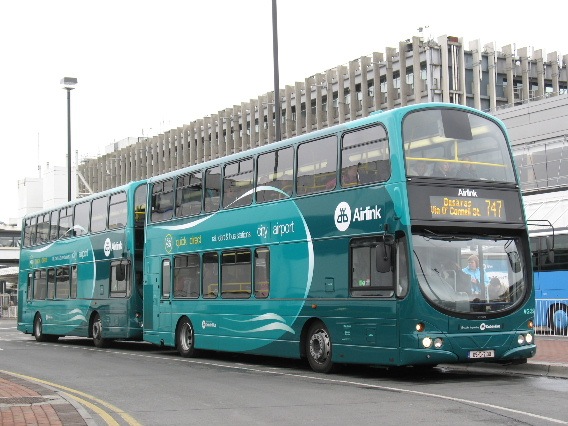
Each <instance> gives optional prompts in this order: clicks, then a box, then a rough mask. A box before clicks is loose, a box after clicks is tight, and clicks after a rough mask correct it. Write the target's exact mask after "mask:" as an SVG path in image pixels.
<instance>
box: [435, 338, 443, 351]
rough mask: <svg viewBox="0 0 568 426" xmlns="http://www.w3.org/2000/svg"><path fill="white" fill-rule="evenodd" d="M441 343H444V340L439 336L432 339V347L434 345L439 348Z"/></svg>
mask: <svg viewBox="0 0 568 426" xmlns="http://www.w3.org/2000/svg"><path fill="white" fill-rule="evenodd" d="M443 345H444V340H442V339H441V338H439V337H436V338H435V339H434V347H435V348H436V349H440V348H441V347H442V346H443Z"/></svg>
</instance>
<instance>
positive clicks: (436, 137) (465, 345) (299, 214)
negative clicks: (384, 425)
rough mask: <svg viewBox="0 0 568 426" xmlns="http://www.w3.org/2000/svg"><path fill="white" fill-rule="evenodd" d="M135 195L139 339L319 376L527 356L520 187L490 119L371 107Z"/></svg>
mask: <svg viewBox="0 0 568 426" xmlns="http://www.w3.org/2000/svg"><path fill="white" fill-rule="evenodd" d="M148 185H149V187H148V199H149V201H148V205H149V209H148V213H147V217H146V220H147V223H146V244H145V248H144V250H145V256H144V258H145V259H144V261H145V282H144V339H145V340H147V341H149V342H153V343H155V344H162V345H166V346H172V347H177V349H178V351H179V352H180V353H181V354H182V355H183V356H186V357H190V356H194V355H195V354H196V352H197V351H198V350H199V349H208V350H219V351H233V352H241V353H251V354H262V355H273V356H280V357H290V358H306V359H307V360H308V361H309V364H310V366H311V367H312V368H313V369H314V370H315V371H319V372H329V371H331V370H332V369H333V368H334V366H336V365H337V364H342V363H361V364H373V365H383V366H404V365H416V366H418V365H436V364H439V363H468V362H474V361H486V362H519V363H520V362H524V361H526V359H527V358H529V357H532V356H533V355H534V354H535V351H536V347H535V344H534V341H533V338H534V334H533V316H534V295H533V284H532V272H531V262H530V249H529V244H528V234H527V227H526V223H525V217H524V213H523V208H522V203H521V193H520V189H519V185H518V180H517V175H516V172H515V169H514V166H513V162H512V156H511V151H510V147H509V143H508V139H507V133H506V130H505V128H504V126H503V124H502V123H501V122H500V121H498V120H497V119H495V118H493V117H492V116H490V115H488V114H485V113H482V112H480V111H478V110H474V109H471V108H468V107H464V106H458V105H451V104H420V105H413V106H408V107H404V108H399V109H395V110H391V111H388V112H383V113H374V114H371V115H370V116H369V117H365V118H361V119H358V120H354V121H351V122H348V123H344V124H340V125H337V126H334V127H330V128H327V129H323V130H319V131H316V132H313V133H309V134H305V135H301V136H297V137H294V138H291V139H288V140H284V141H281V142H277V143H273V144H270V145H265V146H262V147H257V148H254V149H251V150H249V151H244V152H240V153H235V154H232V155H229V156H227V157H224V158H220V159H215V160H211V161H208V162H205V163H203V164H198V165H195V166H192V167H189V168H186V169H183V170H178V171H175V172H171V173H168V174H165V175H162V176H158V177H154V178H151V179H149V181H148Z"/></svg>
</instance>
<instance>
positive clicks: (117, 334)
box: [18, 182, 147, 347]
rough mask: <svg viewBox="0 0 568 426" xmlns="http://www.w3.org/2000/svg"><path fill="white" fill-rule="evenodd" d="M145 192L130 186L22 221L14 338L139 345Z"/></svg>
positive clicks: (141, 187) (138, 184)
mask: <svg viewBox="0 0 568 426" xmlns="http://www.w3.org/2000/svg"><path fill="white" fill-rule="evenodd" d="M146 191H147V186H146V183H145V182H132V183H130V184H127V185H124V186H121V187H118V188H115V189H113V190H109V191H106V192H101V193H99V194H95V195H92V196H89V197H85V198H81V199H78V200H76V201H74V202H70V203H67V204H65V205H62V206H60V207H57V208H53V209H50V210H45V211H41V212H38V213H34V214H32V215H29V216H26V217H25V218H24V219H23V222H22V245H21V251H20V271H19V286H18V330H20V331H23V332H24V333H33V335H34V336H35V338H36V340H38V341H40V342H43V341H54V340H57V339H58V338H59V337H60V336H83V337H91V338H92V339H93V342H94V344H95V346H97V347H104V346H105V345H106V344H107V343H108V342H109V341H111V340H113V339H132V340H142V308H143V306H142V282H143V277H142V274H143V246H144V215H145V207H146V199H147V195H146Z"/></svg>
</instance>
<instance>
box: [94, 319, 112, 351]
mask: <svg viewBox="0 0 568 426" xmlns="http://www.w3.org/2000/svg"><path fill="white" fill-rule="evenodd" d="M91 334H92V336H93V343H94V345H95V346H96V347H97V348H105V347H107V346H108V339H105V338H104V337H103V322H102V320H101V316H100V315H99V314H95V316H94V318H93V322H92V324H91Z"/></svg>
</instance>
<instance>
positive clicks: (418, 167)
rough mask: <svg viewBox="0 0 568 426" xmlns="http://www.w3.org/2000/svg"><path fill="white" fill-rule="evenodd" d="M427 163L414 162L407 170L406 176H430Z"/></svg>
mask: <svg viewBox="0 0 568 426" xmlns="http://www.w3.org/2000/svg"><path fill="white" fill-rule="evenodd" d="M428 166H429V165H428V162H427V161H415V162H414V164H413V165H412V167H410V168H409V169H408V176H430V170H429V167H428Z"/></svg>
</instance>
